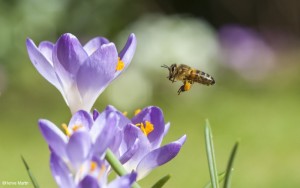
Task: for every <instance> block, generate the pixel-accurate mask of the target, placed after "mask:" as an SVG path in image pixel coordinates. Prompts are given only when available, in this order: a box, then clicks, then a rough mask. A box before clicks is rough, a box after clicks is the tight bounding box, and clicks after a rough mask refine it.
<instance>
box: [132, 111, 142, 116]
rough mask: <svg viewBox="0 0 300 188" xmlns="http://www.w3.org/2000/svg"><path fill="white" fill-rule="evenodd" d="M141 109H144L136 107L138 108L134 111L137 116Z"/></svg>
mask: <svg viewBox="0 0 300 188" xmlns="http://www.w3.org/2000/svg"><path fill="white" fill-rule="evenodd" d="M141 111H142V110H141V109H136V110H135V111H134V115H135V116H136V115H138V114H139V113H140V112H141Z"/></svg>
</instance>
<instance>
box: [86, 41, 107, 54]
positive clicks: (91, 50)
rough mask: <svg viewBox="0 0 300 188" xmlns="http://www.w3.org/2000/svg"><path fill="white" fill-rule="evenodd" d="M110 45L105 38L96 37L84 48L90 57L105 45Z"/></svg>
mask: <svg viewBox="0 0 300 188" xmlns="http://www.w3.org/2000/svg"><path fill="white" fill-rule="evenodd" d="M107 43H109V40H107V39H106V38H104V37H95V38H93V39H91V40H90V41H88V42H87V43H86V44H85V45H84V46H83V48H84V50H85V51H86V53H87V54H88V56H90V55H92V54H93V53H94V52H95V51H96V50H97V49H98V48H100V47H101V46H102V45H103V44H107Z"/></svg>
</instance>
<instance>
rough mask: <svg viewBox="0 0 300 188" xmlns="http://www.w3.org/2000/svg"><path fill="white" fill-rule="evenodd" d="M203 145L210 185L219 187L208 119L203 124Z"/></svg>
mask: <svg viewBox="0 0 300 188" xmlns="http://www.w3.org/2000/svg"><path fill="white" fill-rule="evenodd" d="M205 146H206V154H207V161H208V168H209V173H210V180H211V185H212V187H213V188H219V181H218V171H217V167H216V161H215V153H214V145H213V140H212V133H211V129H210V125H209V122H208V120H206V124H205Z"/></svg>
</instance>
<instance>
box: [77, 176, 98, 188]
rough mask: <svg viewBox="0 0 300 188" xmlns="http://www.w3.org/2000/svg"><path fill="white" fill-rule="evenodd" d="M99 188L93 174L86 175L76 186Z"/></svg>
mask: <svg viewBox="0 0 300 188" xmlns="http://www.w3.org/2000/svg"><path fill="white" fill-rule="evenodd" d="M86 187H88V188H100V186H99V184H98V181H97V179H96V178H94V177H93V176H89V175H88V176H86V177H85V178H84V179H83V180H82V181H81V182H80V183H79V185H78V188H86Z"/></svg>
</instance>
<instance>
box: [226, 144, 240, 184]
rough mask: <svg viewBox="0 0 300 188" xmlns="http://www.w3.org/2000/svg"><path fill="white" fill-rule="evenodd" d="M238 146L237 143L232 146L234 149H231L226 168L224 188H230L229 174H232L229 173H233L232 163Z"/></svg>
mask: <svg viewBox="0 0 300 188" xmlns="http://www.w3.org/2000/svg"><path fill="white" fill-rule="evenodd" d="M238 146H239V142H236V143H235V144H234V147H233V149H232V151H231V154H230V158H229V161H228V164H227V168H226V175H225V181H224V188H229V187H230V181H231V174H232V173H231V172H232V171H233V161H234V159H235V156H236V152H237V149H238Z"/></svg>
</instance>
